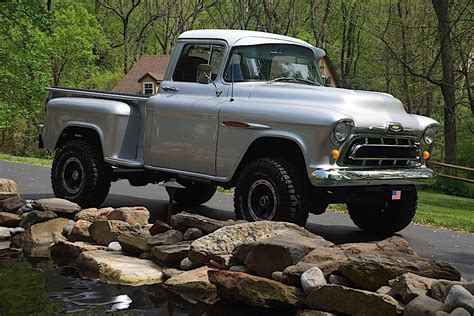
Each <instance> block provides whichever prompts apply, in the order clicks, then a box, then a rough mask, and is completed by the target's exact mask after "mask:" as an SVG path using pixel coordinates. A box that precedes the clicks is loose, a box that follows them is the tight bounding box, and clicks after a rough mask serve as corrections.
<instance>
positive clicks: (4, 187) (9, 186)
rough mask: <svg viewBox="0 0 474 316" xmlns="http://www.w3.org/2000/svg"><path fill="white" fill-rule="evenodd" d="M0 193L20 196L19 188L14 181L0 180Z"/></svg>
mask: <svg viewBox="0 0 474 316" xmlns="http://www.w3.org/2000/svg"><path fill="white" fill-rule="evenodd" d="M0 192H5V193H13V194H20V188H19V187H18V184H17V183H16V182H15V181H13V180H10V179H5V178H0Z"/></svg>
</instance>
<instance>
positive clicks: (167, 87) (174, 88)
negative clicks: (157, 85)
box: [161, 86, 179, 91]
mask: <svg viewBox="0 0 474 316" xmlns="http://www.w3.org/2000/svg"><path fill="white" fill-rule="evenodd" d="M161 88H162V89H163V90H164V91H179V89H178V87H172V86H163V87H161Z"/></svg>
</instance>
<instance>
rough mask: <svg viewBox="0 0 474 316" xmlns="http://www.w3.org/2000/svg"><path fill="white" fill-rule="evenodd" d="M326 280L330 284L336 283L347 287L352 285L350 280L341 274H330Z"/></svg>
mask: <svg viewBox="0 0 474 316" xmlns="http://www.w3.org/2000/svg"><path fill="white" fill-rule="evenodd" d="M328 281H329V283H331V284H338V285H344V286H347V287H353V284H352V283H351V281H349V279H348V278H346V277H343V276H341V275H336V274H331V275H330V276H329V279H328Z"/></svg>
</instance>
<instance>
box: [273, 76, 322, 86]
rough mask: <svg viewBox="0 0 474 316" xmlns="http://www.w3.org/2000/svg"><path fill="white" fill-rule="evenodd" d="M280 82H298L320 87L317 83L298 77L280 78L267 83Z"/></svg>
mask: <svg viewBox="0 0 474 316" xmlns="http://www.w3.org/2000/svg"><path fill="white" fill-rule="evenodd" d="M278 81H297V82H304V83H307V84H310V85H316V86H320V84H319V83H318V82H316V81H312V80H309V79H304V78H298V77H278V78H274V79H272V80H269V81H267V83H273V82H278Z"/></svg>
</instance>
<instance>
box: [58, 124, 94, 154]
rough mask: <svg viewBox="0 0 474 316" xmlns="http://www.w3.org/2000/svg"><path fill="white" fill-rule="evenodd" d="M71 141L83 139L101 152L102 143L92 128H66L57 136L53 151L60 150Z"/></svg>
mask: <svg viewBox="0 0 474 316" xmlns="http://www.w3.org/2000/svg"><path fill="white" fill-rule="evenodd" d="M73 139H84V140H86V141H87V142H89V143H90V144H91V145H94V146H95V147H96V148H97V149H99V150H101V152H102V143H101V141H100V137H99V134H98V133H97V132H96V131H95V130H93V129H92V128H87V127H67V128H65V129H64V131H63V132H62V133H61V136H59V139H58V141H57V143H56V147H55V149H58V148H61V147H62V146H63V145H64V144H65V143H66V142H68V141H70V140H73Z"/></svg>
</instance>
